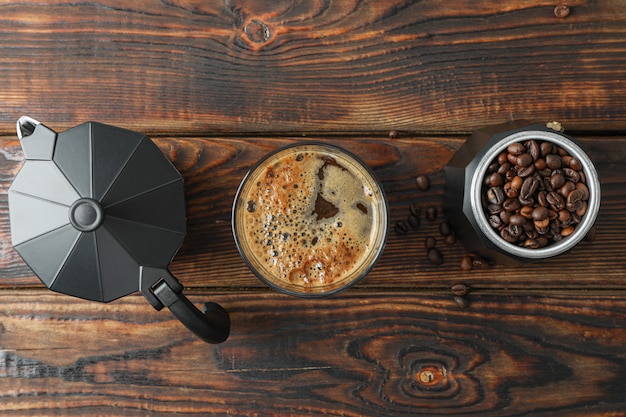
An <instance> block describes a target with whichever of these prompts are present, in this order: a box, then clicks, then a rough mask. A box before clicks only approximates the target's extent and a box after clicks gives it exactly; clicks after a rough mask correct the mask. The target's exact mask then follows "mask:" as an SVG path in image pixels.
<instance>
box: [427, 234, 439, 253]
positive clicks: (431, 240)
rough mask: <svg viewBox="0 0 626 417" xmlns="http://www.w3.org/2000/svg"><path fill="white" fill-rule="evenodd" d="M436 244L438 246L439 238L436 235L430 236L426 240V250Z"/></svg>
mask: <svg viewBox="0 0 626 417" xmlns="http://www.w3.org/2000/svg"><path fill="white" fill-rule="evenodd" d="M435 246H437V239H435V238H434V237H432V236H429V237H427V238H426V239H425V240H424V247H425V248H426V250H429V249H432V248H434V247H435Z"/></svg>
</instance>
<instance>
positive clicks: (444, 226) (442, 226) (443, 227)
mask: <svg viewBox="0 0 626 417" xmlns="http://www.w3.org/2000/svg"><path fill="white" fill-rule="evenodd" d="M439 233H441V236H444V237H445V236H448V235H449V234H450V233H452V229H450V225H449V224H448V223H447V222H441V223H439Z"/></svg>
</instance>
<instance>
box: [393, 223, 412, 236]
mask: <svg viewBox="0 0 626 417" xmlns="http://www.w3.org/2000/svg"><path fill="white" fill-rule="evenodd" d="M394 230H395V231H396V233H397V234H399V235H406V234H407V233H408V232H409V226H407V224H406V223H405V222H397V223H396V224H395V226H394Z"/></svg>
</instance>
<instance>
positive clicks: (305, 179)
mask: <svg viewBox="0 0 626 417" xmlns="http://www.w3.org/2000/svg"><path fill="white" fill-rule="evenodd" d="M342 163H343V162H338V161H337V159H336V158H335V157H331V156H328V155H326V154H319V153H317V152H312V151H306V152H301V153H297V154H293V153H290V154H288V155H286V156H284V157H282V158H280V159H278V160H275V161H274V162H273V163H272V164H271V165H270V166H268V167H267V168H265V169H264V170H262V171H261V172H260V173H259V174H258V176H257V177H255V178H249V179H248V181H249V183H250V184H252V185H251V186H250V187H249V191H248V192H247V193H246V194H245V195H242V196H241V198H244V199H245V201H244V204H243V207H244V214H243V215H244V222H243V227H244V233H245V238H246V239H247V244H248V245H249V249H250V250H251V251H252V252H253V255H254V257H255V258H256V261H257V262H258V263H259V264H260V265H261V266H262V267H263V268H264V269H265V270H266V271H267V273H269V274H270V275H271V276H272V277H273V278H272V279H273V280H275V281H279V282H280V281H282V282H284V283H287V284H294V285H297V286H303V287H320V286H325V285H329V284H332V283H335V282H337V281H341V280H343V279H345V278H346V277H349V276H350V275H351V274H353V273H354V272H356V271H358V269H359V267H360V265H361V263H362V261H363V260H364V258H365V257H366V255H367V254H368V251H369V250H370V248H371V245H372V240H373V238H374V237H373V233H372V232H373V228H374V225H373V222H374V221H375V220H374V219H375V211H376V210H377V207H376V206H375V205H374V201H375V198H376V197H375V196H374V190H372V187H371V186H368V185H367V184H368V182H367V181H364V179H363V178H361V177H359V176H357V174H355V172H354V170H353V169H352V170H351V169H348V168H347V166H348V164H346V163H343V165H342ZM278 285H280V284H278Z"/></svg>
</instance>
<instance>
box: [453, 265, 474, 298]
mask: <svg viewBox="0 0 626 417" xmlns="http://www.w3.org/2000/svg"><path fill="white" fill-rule="evenodd" d="M468 258H469V256H468ZM470 262H471V259H470ZM450 291H451V292H452V294H453V295H457V296H459V297H463V296H464V295H467V293H468V292H469V287H468V286H467V285H465V284H454V285H453V286H452V288H451V289H450Z"/></svg>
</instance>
